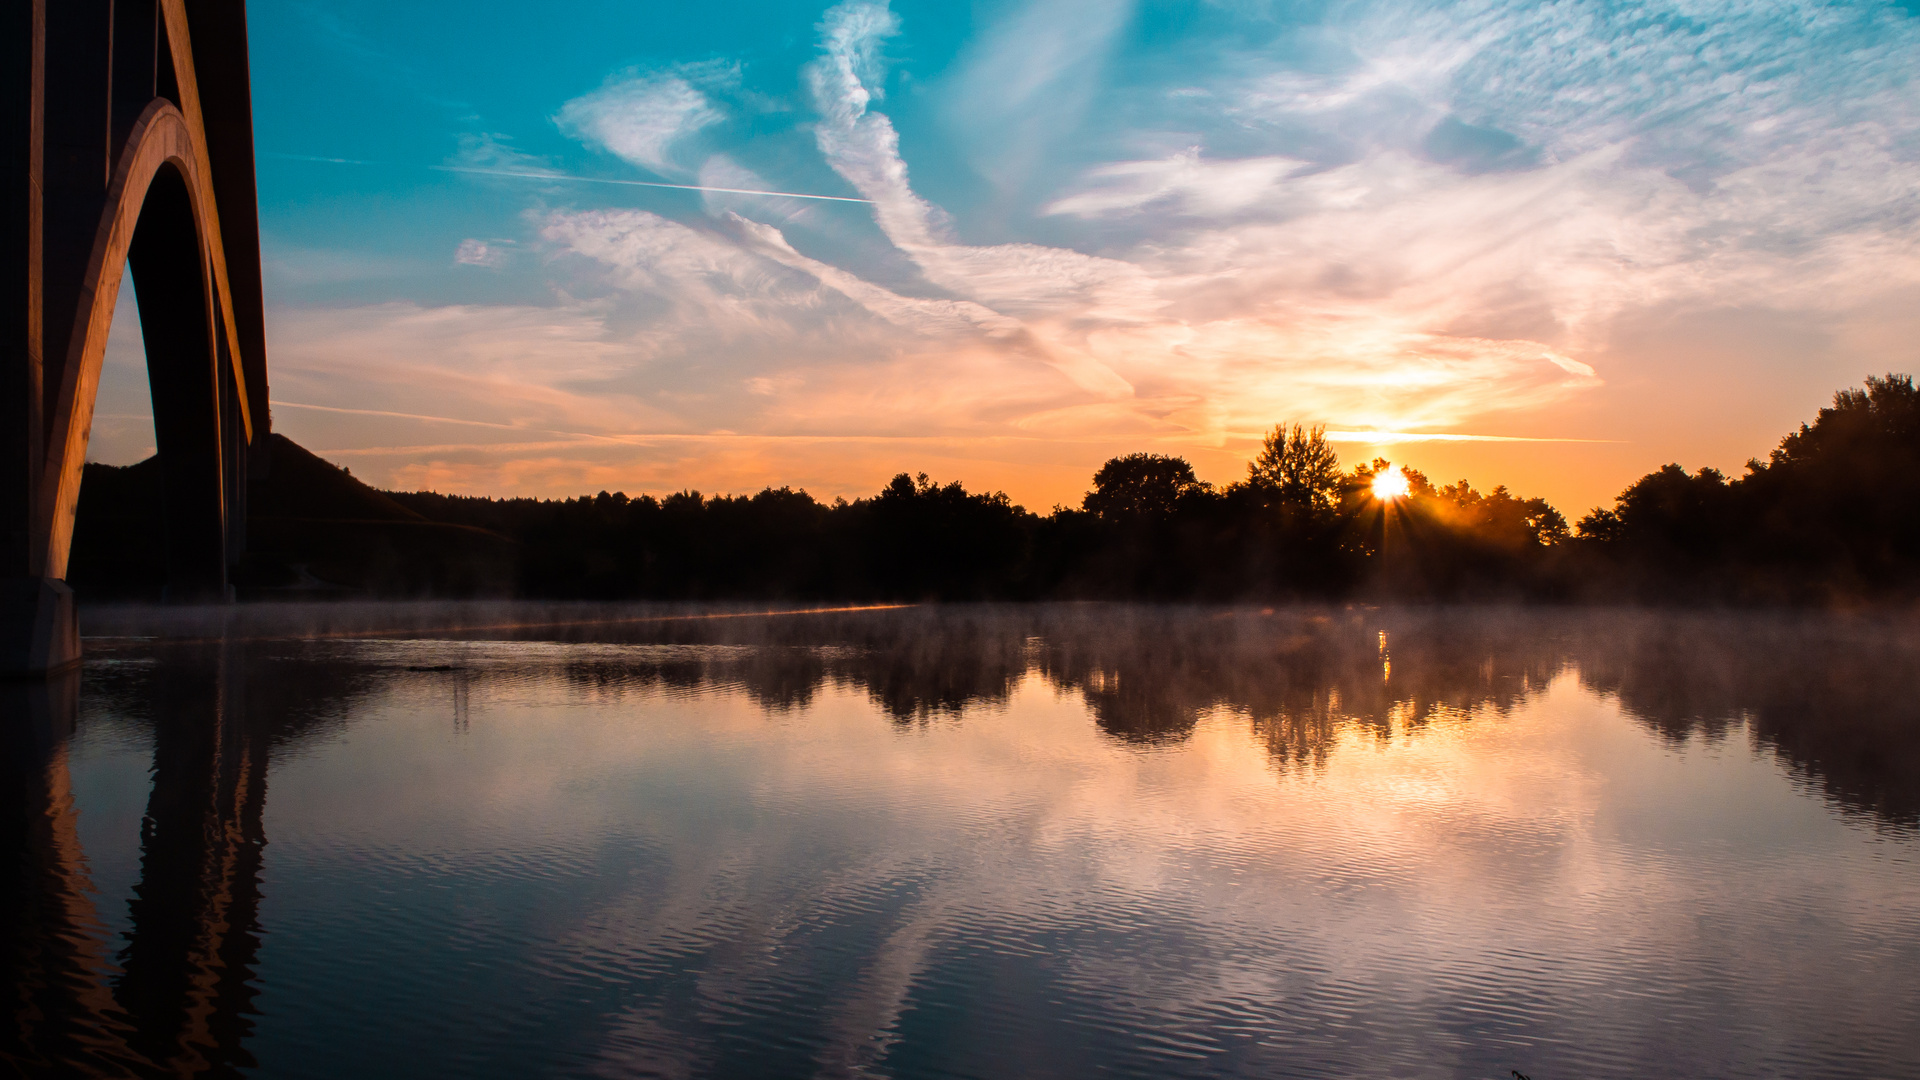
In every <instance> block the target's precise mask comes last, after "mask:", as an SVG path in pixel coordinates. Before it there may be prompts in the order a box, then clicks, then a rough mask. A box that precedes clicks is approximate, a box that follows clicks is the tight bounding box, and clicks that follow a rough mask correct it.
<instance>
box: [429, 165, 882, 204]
mask: <svg viewBox="0 0 1920 1080" xmlns="http://www.w3.org/2000/svg"><path fill="white" fill-rule="evenodd" d="M427 168H429V169H432V170H434V171H435V172H450V173H473V174H475V175H478V176H510V177H515V178H517V179H521V180H564V181H567V182H569V183H574V184H617V185H619V186H621V187H650V188H667V189H669V190H672V191H717V192H719V193H721V194H723V195H771V196H774V197H777V198H782V199H818V200H820V201H821V202H850V203H872V202H873V200H872V199H856V198H853V197H852V196H850V195H810V194H808V193H806V192H804V191H760V190H758V189H756V188H732V187H708V186H707V185H705V184H662V183H659V182H657V181H654V180H609V179H605V178H602V177H598V176H568V175H567V174H565V173H546V172H518V171H516V170H513V169H478V168H473V167H471V166H466V165H429V166H427Z"/></svg>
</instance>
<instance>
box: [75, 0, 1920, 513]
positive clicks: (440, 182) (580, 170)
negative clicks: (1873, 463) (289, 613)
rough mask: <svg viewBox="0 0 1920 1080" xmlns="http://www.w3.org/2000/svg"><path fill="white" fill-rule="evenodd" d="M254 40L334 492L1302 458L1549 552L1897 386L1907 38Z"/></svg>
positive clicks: (1555, 13) (406, 13)
mask: <svg viewBox="0 0 1920 1080" xmlns="http://www.w3.org/2000/svg"><path fill="white" fill-rule="evenodd" d="M249 19H250V24H251V37H252V49H253V72H254V110H255V124H256V144H257V147H258V150H259V153H260V159H259V177H260V181H259V182H260V200H261V217H262V231H263V249H264V252H263V253H264V257H265V262H266V267H267V293H268V302H269V309H270V310H269V342H270V361H269V362H270V365H271V384H272V389H273V397H274V399H275V400H276V402H277V404H276V406H275V409H274V422H275V426H276V428H278V429H279V430H281V431H283V432H285V433H287V434H288V435H290V436H292V437H293V438H295V439H297V440H299V441H301V442H302V443H304V444H306V445H308V446H309V447H312V448H313V449H316V450H319V451H322V452H324V453H326V454H327V455H328V456H329V457H331V458H333V459H334V460H337V461H339V462H341V463H342V464H346V465H349V466H351V467H352V468H353V469H354V471H355V474H356V475H360V476H364V477H367V478H368V479H370V480H373V481H374V482H376V483H381V484H386V485H391V486H400V487H434V488H438V489H440V490H448V491H462V492H471V493H490V494H539V495H560V494H572V493H577V492H590V491H595V490H600V489H602V488H607V489H624V490H627V491H629V492H639V491H653V492H664V491H671V490H676V489H679V488H683V487H695V488H699V489H702V490H706V491H716V490H724V491H741V490H752V489H757V488H758V487H760V486H762V485H765V484H768V483H772V484H776V485H777V484H793V485H795V486H802V487H806V488H807V489H809V490H811V491H813V492H814V493H815V494H816V495H820V496H822V497H831V496H833V495H838V494H845V495H849V496H853V495H858V494H862V493H867V492H871V491H872V490H874V489H876V488H877V487H878V485H879V484H880V483H882V482H883V481H884V480H885V478H886V477H887V476H889V475H891V474H892V473H893V472H896V471H900V470H902V469H906V470H914V471H918V470H925V471H928V472H930V473H932V474H934V475H935V476H936V477H938V478H941V479H950V478H957V479H961V480H964V481H966V482H967V483H968V484H969V486H971V487H976V488H977V487H986V488H1004V489H1005V490H1007V491H1008V492H1009V493H1011V494H1013V495H1014V496H1015V498H1016V499H1017V500H1019V501H1022V502H1025V503H1027V504H1028V505H1030V506H1034V507H1036V508H1042V509H1044V508H1045V507H1046V506H1049V505H1051V504H1052V503H1055V502H1068V503H1072V502H1077V500H1078V497H1079V494H1080V492H1081V491H1083V490H1084V488H1085V485H1086V478H1087V477H1088V476H1089V475H1090V474H1091V473H1092V471H1093V469H1094V468H1095V467H1097V466H1098V464H1099V463H1100V461H1102V460H1104V459H1105V458H1106V457H1108V456H1110V455H1111V454H1114V453H1122V452H1127V451H1132V450H1153V451H1158V452H1163V453H1178V454H1184V455H1186V456H1187V457H1189V458H1190V459H1191V460H1193V461H1194V462H1195V464H1196V466H1198V467H1199V469H1200V472H1201V474H1202V475H1203V476H1205V477H1207V478H1209V479H1213V480H1216V481H1227V480H1231V479H1234V478H1235V477H1237V476H1238V475H1239V474H1240V473H1241V470H1242V468H1243V465H1242V463H1243V462H1244V461H1245V459H1246V458H1247V457H1248V456H1249V454H1250V452H1251V449H1252V447H1253V446H1254V445H1255V444H1257V440H1258V436H1259V434H1260V433H1261V431H1263V430H1264V429H1265V428H1267V427H1269V426H1271V425H1272V424H1274V423H1277V422H1282V421H1304V422H1312V423H1324V424H1326V425H1328V426H1329V427H1330V428H1331V429H1333V430H1334V431H1335V432H1337V433H1340V434H1339V438H1340V439H1341V440H1342V441H1341V442H1340V444H1339V449H1340V450H1341V452H1342V456H1343V458H1344V459H1345V460H1346V461H1347V462H1349V463H1352V462H1353V461H1356V460H1360V459H1363V458H1366V457H1371V456H1373V455H1374V454H1376V453H1382V454H1385V455H1387V456H1389V457H1393V458H1395V459H1396V460H1404V461H1406V462H1407V463H1409V464H1412V465H1415V466H1417V467H1421V468H1423V469H1426V470H1427V471H1428V472H1430V473H1433V474H1434V475H1435V476H1436V478H1437V479H1447V480H1451V479H1455V478H1458V477H1461V476H1465V477H1467V478H1469V479H1471V480H1472V481H1473V482H1474V483H1475V484H1476V485H1479V486H1482V487H1490V486H1492V485H1493V484H1495V483H1506V484H1508V485H1510V486H1512V487H1514V488H1515V489H1517V490H1520V491H1522V492H1524V493H1527V494H1545V495H1547V496H1548V497H1549V498H1551V499H1553V500H1555V501H1556V503H1558V504H1560V505H1562V506H1563V507H1564V508H1566V509H1569V510H1571V511H1574V512H1575V513H1578V512H1580V511H1583V510H1584V509H1585V508H1586V507H1588V506H1590V505H1593V504H1595V503H1598V502H1601V501H1603V500H1605V499H1607V498H1609V497H1610V496H1611V495H1612V494H1613V493H1614V492H1615V491H1617V490H1618V489H1619V488H1620V487H1621V486H1623V485H1624V484H1625V483H1626V482H1628V481H1630V480H1631V479H1632V478H1633V477H1635V476H1637V475H1638V474H1639V473H1641V472H1645V471H1647V470H1649V469H1651V468H1654V467H1656V466H1658V465H1659V464H1662V463H1663V462H1665V461H1668V460H1680V461H1682V462H1683V463H1685V464H1687V465H1689V466H1690V467H1691V466H1698V465H1702V464H1712V465H1717V466H1720V467H1722V468H1727V469H1737V468H1738V466H1739V465H1740V464H1741V463H1742V462H1743V461H1744V460H1745V459H1746V458H1747V457H1748V456H1751V455H1755V454H1764V453H1765V451H1766V450H1767V449H1768V448H1769V447H1770V446H1771V444H1772V442H1773V440H1774V439H1776V438H1777V437H1778V436H1779V435H1780V434H1781V433H1782V432H1783V431H1785V430H1786V429H1787V428H1788V427H1789V426H1790V425H1791V424H1793V423H1796V422H1798V421H1799V420H1801V419H1803V418H1806V417H1808V416H1810V415H1811V413H1812V411H1813V410H1814V409H1815V408H1817V407H1818V406H1819V405H1820V404H1821V403H1822V402H1823V401H1824V399H1825V398H1826V397H1827V396H1828V395H1829V394H1830V393H1831V392H1832V391H1833V390H1834V389H1836V388H1838V387H1840V386H1843V385H1847V384H1851V383H1856V382H1858V381H1859V380H1860V378H1861V377H1862V376H1864V375H1866V374H1868V373H1869V372H1878V371H1885V370H1888V369H1895V370H1902V371H1911V370H1914V369H1915V368H1916V367H1920V345H1917V344H1916V342H1920V335H1916V333H1915V331H1916V330H1917V329H1920V94H1916V87H1915V86H1914V76H1915V73H1916V68H1920V3H1915V2H1913V0H1906V2H1904V3H1891V2H1884V0H1883V2H1874V3H1841V4H1797V3H1728V2H1697V3H1653V4H1636V5H1620V4H1605V3H1590V2H1581V0H1566V2H1559V3H1545V4H1543V3H1497V2H1480V3H1364V2H1363V3H1331V4H1318V3H1300V4H1261V3H1099V2H1060V0H1053V2H1046V0H1043V2H1034V3H982V4H974V5H970V6H969V5H965V4H952V3H947V4H931V3H927V4H922V3H894V4H891V5H888V4H875V3H848V4H841V5H838V6H831V7H830V6H827V5H823V4H819V3H810V4H800V3H762V4H742V3H728V4H709V5H686V4H650V5H649V4H603V3H579V4H568V5H544V6H539V7H534V6H528V5H506V4H481V3H469V4H463V5H451V4H431V3H410V4H405V5H396V4H390V3H381V4H374V3H351V2H342V3H329V4H325V5H318V4H299V3H288V2H256V3H254V4H252V5H250V6H249ZM640 184H662V185H681V187H679V188H674V187H650V186H638V185H640ZM687 188H706V189H734V192H728V191H722V190H704V191H703V190H687ZM738 191H754V192H775V193H791V195H794V196H801V195H804V196H828V197H832V198H829V199H821V198H800V197H791V196H783V195H778V194H766V195H762V194H739V193H737V192H738ZM127 307H131V304H125V305H123V308H127ZM123 314H124V313H123ZM123 322H124V320H123ZM128 325H130V323H127V324H125V325H123V326H122V328H121V333H119V334H118V335H117V337H116V343H115V347H114V349H113V350H112V351H111V355H110V359H109V365H108V371H107V374H106V377H105V384H104V387H103V401H102V406H101V418H100V420H99V422H98V424H97V427H96V437H95V448H94V453H95V457H97V458H99V459H101V460H131V459H133V458H136V457H138V456H139V455H140V454H141V453H142V452H144V451H145V450H146V448H147V447H150V446H151V432H150V428H142V426H141V424H142V421H141V419H140V417H141V414H142V405H141V402H140V400H139V398H140V394H141V392H142V390H143V387H142V386H141V385H140V381H141V371H140V367H139V359H138V350H137V346H136V345H134V344H132V343H133V342H134V340H135V338H136V335H134V334H132V333H130V332H128V331H127V327H128Z"/></svg>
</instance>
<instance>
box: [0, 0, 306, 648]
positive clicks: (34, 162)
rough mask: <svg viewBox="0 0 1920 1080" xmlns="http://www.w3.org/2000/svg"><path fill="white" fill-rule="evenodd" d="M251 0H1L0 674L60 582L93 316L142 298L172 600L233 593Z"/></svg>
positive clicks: (69, 620) (66, 625) (90, 364)
mask: <svg viewBox="0 0 1920 1080" xmlns="http://www.w3.org/2000/svg"><path fill="white" fill-rule="evenodd" d="M251 102H252V96H251V88H250V85H249V74H248V65H247V37H246V8H245V3H244V0H60V2H57V3H53V2H49V0H0V147H4V158H0V160H4V162H5V164H4V166H0V529H3V530H4V532H3V533H0V677H7V676H20V675H41V674H45V673H47V672H52V671H59V670H63V669H65V668H68V667H71V666H73V664H75V663H77V662H78V659H79V655H80V652H79V649H80V646H79V635H78V620H77V615H76V612H75V610H74V602H73V593H72V591H71V590H70V589H68V588H67V586H66V584H65V581H64V579H65V577H66V570H67V554H68V550H69V547H70V546H71V543H72V539H73V521H74V511H75V508H76V506H77V504H78V501H79V495H80V479H81V472H82V466H83V465H84V463H85V461H86V456H87V439H88V436H89V434H90V432H91V429H92V426H93V405H94V394H95V391H96V389H97V388H98V385H99V379H100V365H101V361H102V359H103V356H104V353H105V349H106V340H107V329H108V327H109V326H110V325H111V324H112V322H113V307H114V301H115V300H116V299H117V298H118V297H119V294H120V281H121V277H122V275H123V274H124V273H126V272H128V270H129V269H130V270H131V272H132V273H133V276H134V288H135V290H136V291H137V293H138V294H139V297H140V308H141V329H142V334H143V336H144V338H145V341H146V348H147V374H148V380H149V382H150V384H151V386H152V390H153V414H154V433H155V436H156V442H157V444H158V447H159V453H160V457H161V466H162V467H161V473H162V475H163V477H164V485H165V490H164V492H163V494H164V501H165V505H166V522H165V527H164V529H162V530H161V535H158V536H156V537H155V538H154V539H155V543H156V544H160V545H163V546H164V549H165V551H166V554H167V566H168V575H169V583H168V587H167V598H168V599H169V600H171V601H179V602H191V603H206V602H223V601H225V600H227V599H228V598H230V596H231V589H230V588H229V586H228V584H227V570H228V567H229V565H230V563H231V562H232V561H233V560H235V559H237V558H238V556H239V554H240V549H241V546H242V545H243V544H244V543H245V535H246V534H245V526H244V518H245V509H244V502H243V500H244V493H245V490H246V467H247V461H248V458H249V457H250V456H252V454H251V453H250V451H251V450H252V449H253V448H257V447H260V446H264V445H265V442H264V440H265V438H266V435H267V427H268V417H267V382H266V334H265V314H264V306H263V303H262V298H261V282H260V236H259V215H258V211H257V208H256V202H255V195H254V171H253V109H252V103H251Z"/></svg>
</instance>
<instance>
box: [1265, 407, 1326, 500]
mask: <svg viewBox="0 0 1920 1080" xmlns="http://www.w3.org/2000/svg"><path fill="white" fill-rule="evenodd" d="M1247 486H1248V487H1249V488H1251V489H1252V490H1253V491H1254V492H1256V493H1257V494H1258V495H1259V496H1260V497H1261V498H1263V499H1264V500H1266V501H1268V502H1270V503H1281V504H1286V505H1292V506H1298V507H1304V508H1307V509H1310V510H1315V511H1330V510H1332V509H1333V507H1334V505H1335V504H1336V502H1337V501H1338V500H1339V498H1340V493H1341V477H1340V458H1339V455H1337V454H1335V453H1334V452H1333V447H1332V446H1331V445H1330V444H1329V443H1328V442H1327V429H1326V427H1325V426H1324V425H1323V426H1319V427H1312V428H1309V427H1305V426H1303V425H1301V424H1278V425H1276V426H1275V427H1274V429H1273V430H1272V431H1270V432H1268V433H1267V437H1266V439H1265V441H1264V442H1262V444H1261V446H1260V453H1259V455H1258V456H1257V457H1255V458H1254V459H1253V461H1252V462H1251V463H1250V464H1248V465H1247Z"/></svg>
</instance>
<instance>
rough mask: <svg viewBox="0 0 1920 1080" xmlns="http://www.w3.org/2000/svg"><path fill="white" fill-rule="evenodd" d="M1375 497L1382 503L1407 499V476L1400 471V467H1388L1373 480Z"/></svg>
mask: <svg viewBox="0 0 1920 1080" xmlns="http://www.w3.org/2000/svg"><path fill="white" fill-rule="evenodd" d="M1373 497H1374V498H1376V499H1379V500H1381V501H1382V502H1392V501H1393V500H1395V499H1404V498H1406V497H1407V474H1406V473H1404V472H1401V471H1400V466H1398V465H1392V466H1388V467H1387V468H1386V469H1383V470H1382V471H1381V472H1380V474H1379V475H1377V476H1375V477H1374V478H1373Z"/></svg>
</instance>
